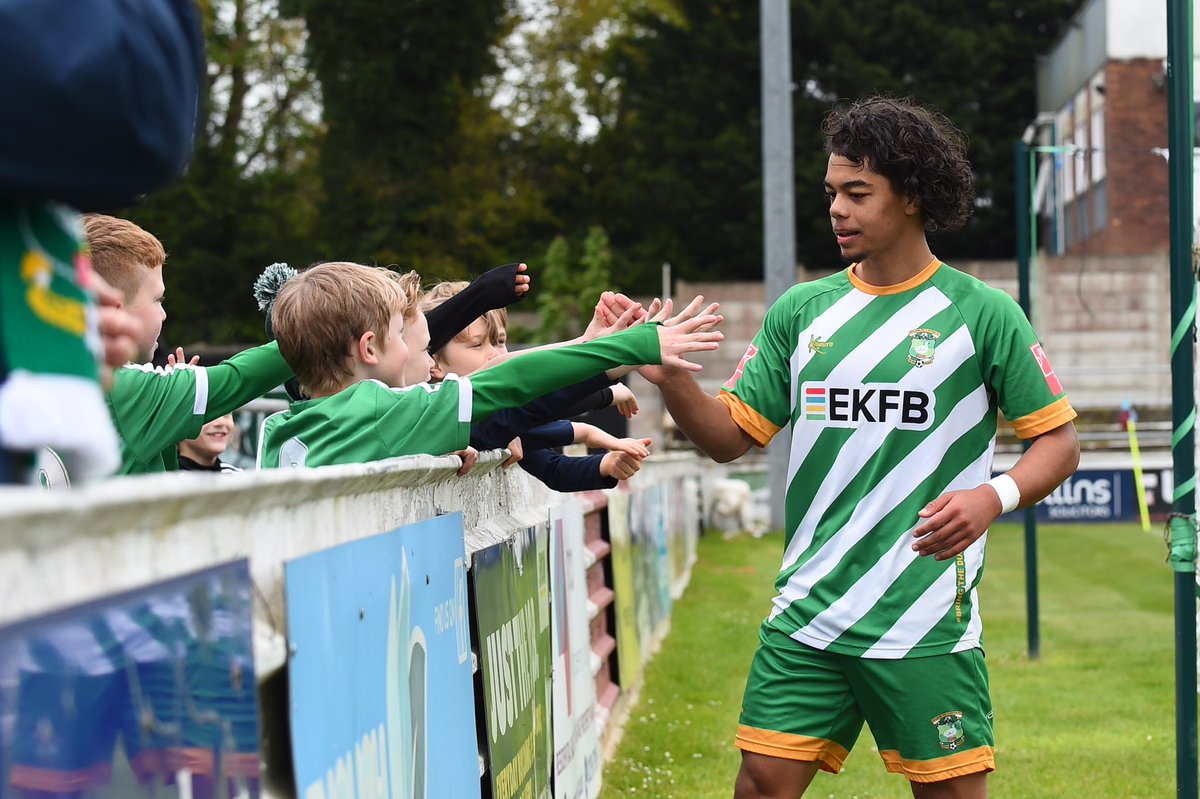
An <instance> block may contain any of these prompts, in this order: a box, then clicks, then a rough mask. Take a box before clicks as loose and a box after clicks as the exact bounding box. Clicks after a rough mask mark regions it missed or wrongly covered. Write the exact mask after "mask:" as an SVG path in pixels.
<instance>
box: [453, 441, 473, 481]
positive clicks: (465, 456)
mask: <svg viewBox="0 0 1200 799" xmlns="http://www.w3.org/2000/svg"><path fill="white" fill-rule="evenodd" d="M452 454H454V455H457V456H458V457H460V458H462V466H461V467H460V468H459V470H458V471H457V472H455V474H457V475H458V476H459V477H466V476H467V472H469V471H471V468H472V467H473V466H474V465H475V464H476V463H478V462H479V450H477V449H475V448H474V447H467V448H466V449H460V450H459V451H458V452H455V453H452Z"/></svg>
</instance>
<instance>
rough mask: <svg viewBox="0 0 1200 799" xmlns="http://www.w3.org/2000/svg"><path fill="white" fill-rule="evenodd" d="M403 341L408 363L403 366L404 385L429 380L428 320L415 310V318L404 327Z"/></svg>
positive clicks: (431, 361) (430, 365) (431, 359)
mask: <svg viewBox="0 0 1200 799" xmlns="http://www.w3.org/2000/svg"><path fill="white" fill-rule="evenodd" d="M404 343H405V345H406V346H407V347H408V364H407V365H406V366H405V367H404V385H406V386H413V385H416V384H417V383H428V382H429V370H430V368H431V367H432V366H433V358H431V357H430V355H429V322H428V320H426V319H425V314H423V313H421V312H420V311H417V318H416V319H411V320H409V322H408V324H407V325H405V327H404Z"/></svg>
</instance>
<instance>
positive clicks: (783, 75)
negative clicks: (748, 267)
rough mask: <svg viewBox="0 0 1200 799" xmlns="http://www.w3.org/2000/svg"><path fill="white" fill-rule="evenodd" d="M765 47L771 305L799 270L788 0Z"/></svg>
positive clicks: (780, 465) (777, 498) (776, 496)
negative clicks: (797, 262) (797, 265)
mask: <svg viewBox="0 0 1200 799" xmlns="http://www.w3.org/2000/svg"><path fill="white" fill-rule="evenodd" d="M760 12H761V19H760V23H759V43H760V47H761V49H762V56H761V58H762V151H763V257H764V263H763V276H764V278H765V282H766V300H767V306H768V307H770V306H771V304H773V303H774V302H775V300H777V299H779V297H780V296H781V295H782V294H783V293H784V292H785V291H787V290H788V289H789V288H790V287H791V285H792V282H793V281H794V280H795V275H796V204H795V197H794V194H793V192H794V190H795V187H794V183H795V166H794V164H793V149H792V40H791V28H790V25H789V3H788V0H760ZM790 451H791V435H790V430H789V428H788V427H786V426H785V427H784V428H783V429H782V430H780V431H779V433H778V434H777V435H776V436H775V438H774V439H773V440H772V441H771V445H770V448H769V449H768V457H769V458H770V479H771V526H772V527H774V528H782V527H783V525H784V497H785V496H786V494H787V464H788V455H789V453H790Z"/></svg>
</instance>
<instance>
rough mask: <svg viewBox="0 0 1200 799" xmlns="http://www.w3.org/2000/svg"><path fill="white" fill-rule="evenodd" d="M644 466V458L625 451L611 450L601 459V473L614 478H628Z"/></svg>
mask: <svg viewBox="0 0 1200 799" xmlns="http://www.w3.org/2000/svg"><path fill="white" fill-rule="evenodd" d="M641 468H642V459H641V458H638V457H636V456H634V455H629V454H627V453H625V452H610V453H608V454H607V455H605V456H604V457H603V458H601V459H600V474H602V475H603V476H605V477H611V478H613V479H614V480H628V479H629V478H630V477H633V476H634V475H635V474H637V473H638V470H639V469H641Z"/></svg>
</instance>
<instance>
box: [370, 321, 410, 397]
mask: <svg viewBox="0 0 1200 799" xmlns="http://www.w3.org/2000/svg"><path fill="white" fill-rule="evenodd" d="M383 345H384V346H383V348H382V349H381V350H380V351H379V354H378V358H379V360H378V362H377V363H376V364H375V367H374V369H373V370H372V372H373V374H372V375H371V376H372V377H374V378H375V379H376V380H379V381H381V382H383V383H384V384H385V385H388V386H391V387H392V388H400V387H402V386H405V385H407V384H406V383H405V382H404V369H405V366H406V365H407V364H408V344H407V343H406V342H405V338H404V315H403V314H392V319H391V322H389V323H388V331H387V336H386V338H385V339H384V341H383Z"/></svg>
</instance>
